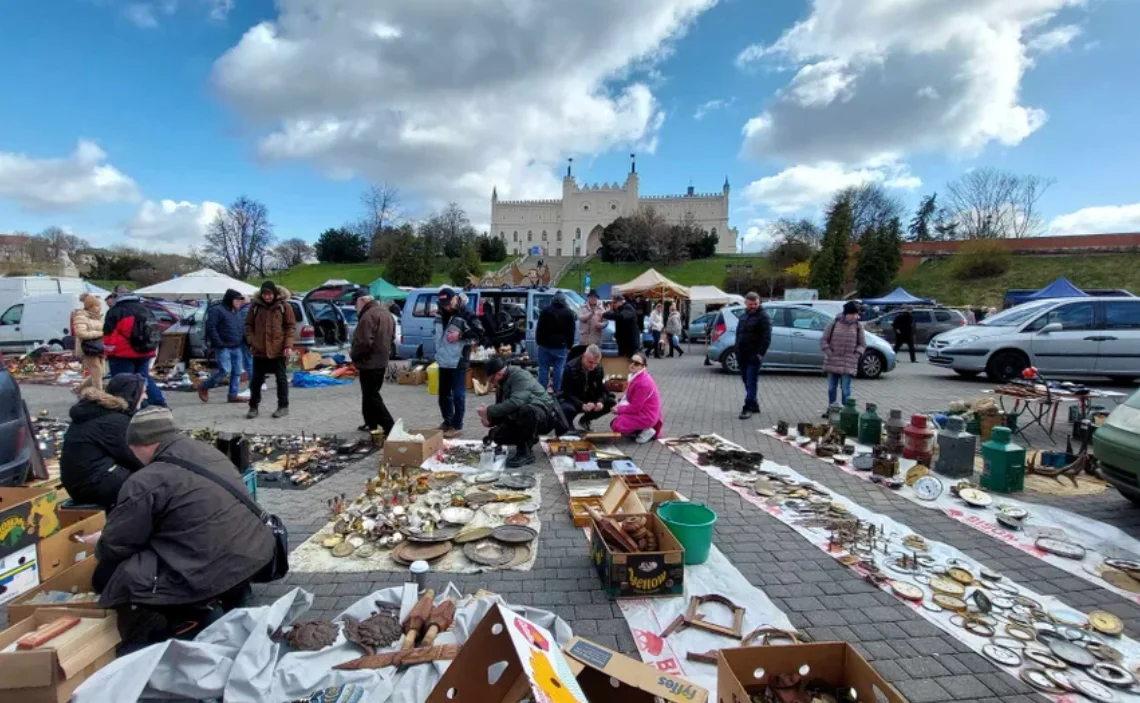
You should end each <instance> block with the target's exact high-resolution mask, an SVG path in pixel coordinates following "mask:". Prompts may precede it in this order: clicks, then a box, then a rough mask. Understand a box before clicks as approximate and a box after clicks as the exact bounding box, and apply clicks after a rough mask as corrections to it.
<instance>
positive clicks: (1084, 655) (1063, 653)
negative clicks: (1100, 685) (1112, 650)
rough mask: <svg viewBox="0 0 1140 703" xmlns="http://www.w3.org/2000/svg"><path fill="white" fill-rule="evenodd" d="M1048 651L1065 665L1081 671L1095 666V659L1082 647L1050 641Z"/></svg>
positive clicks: (1064, 641) (1063, 641) (1065, 642)
mask: <svg viewBox="0 0 1140 703" xmlns="http://www.w3.org/2000/svg"><path fill="white" fill-rule="evenodd" d="M1049 651H1050V652H1052V653H1053V656H1055V657H1057V658H1058V659H1060V660H1061V661H1063V662H1065V663H1066V664H1072V665H1073V666H1079V667H1081V668H1082V669H1083V668H1087V667H1090V666H1092V665H1093V664H1096V657H1094V656H1093V655H1092V652H1090V651H1089V650H1087V649H1085V648H1084V647H1082V646H1080V645H1078V644H1073V643H1072V642H1068V641H1066V640H1050V641H1049Z"/></svg>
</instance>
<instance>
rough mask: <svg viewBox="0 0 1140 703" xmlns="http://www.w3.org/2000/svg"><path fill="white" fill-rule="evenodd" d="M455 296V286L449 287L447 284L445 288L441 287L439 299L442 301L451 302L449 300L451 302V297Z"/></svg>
mask: <svg viewBox="0 0 1140 703" xmlns="http://www.w3.org/2000/svg"><path fill="white" fill-rule="evenodd" d="M454 297H455V289H454V288H448V287H447V286H444V287H443V288H440V289H439V299H440V300H441V301H442V302H445V303H449V302H451V299H452V298H454Z"/></svg>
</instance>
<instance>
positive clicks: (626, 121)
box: [0, 0, 1140, 250]
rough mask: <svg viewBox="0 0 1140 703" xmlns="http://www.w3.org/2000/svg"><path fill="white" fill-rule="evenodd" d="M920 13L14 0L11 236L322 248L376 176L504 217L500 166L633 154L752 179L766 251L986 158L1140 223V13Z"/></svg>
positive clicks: (1068, 0)
mask: <svg viewBox="0 0 1140 703" xmlns="http://www.w3.org/2000/svg"><path fill="white" fill-rule="evenodd" d="M897 5H899V3H894V2H888V0H812V1H811V2H801V1H799V0H787V1H786V2H755V1H750V0H721V1H720V2H717V1H716V0H628V1H626V2H623V3H612V2H608V1H607V0H583V1H582V2H581V3H578V4H576V5H574V7H573V8H571V7H570V5H569V4H567V5H563V4H562V3H558V2H555V1H554V0H537V1H535V2H533V3H530V5H529V7H531V9H532V11H531V12H530V13H528V12H525V11H518V12H515V13H507V12H505V11H503V9H502V8H503V5H502V3H501V2H499V1H498V0H440V1H439V2H437V3H419V4H417V3H412V4H408V3H402V2H396V1H395V0H392V1H390V2H382V1H379V0H288V1H285V0H281V2H279V3H277V4H276V5H275V4H274V3H271V2H268V1H266V0H137V1H133V0H54V1H53V2H30V1H22V2H21V1H18V0H7V2H2V3H0V65H3V66H5V67H6V70H5V71H4V72H3V73H2V74H0V232H5V231H20V230H23V231H30V232H35V231H38V230H40V229H42V228H44V227H46V226H48V225H53V224H58V225H62V226H64V227H66V228H68V229H70V230H72V231H74V232H75V233H77V234H79V235H81V236H84V237H87V238H88V239H90V240H91V241H93V242H96V243H98V244H102V245H113V244H128V245H132V246H142V247H144V248H151V249H164V250H179V249H184V248H185V247H187V246H193V245H194V244H195V243H196V242H197V241H198V238H199V237H200V233H201V230H202V226H203V223H205V222H206V221H208V220H209V218H210V217H211V216H212V215H213V213H214V212H216V209H217V207H218V204H219V203H220V204H225V203H228V202H230V201H232V200H233V199H234V198H235V197H237V196H238V195H241V194H246V195H249V196H250V197H253V198H256V199H258V200H261V201H262V202H264V203H265V204H266V205H267V206H268V208H269V211H270V215H271V219H272V221H273V222H274V224H275V226H276V231H277V234H278V236H279V237H281V238H286V237H292V236H299V237H302V238H305V239H309V240H312V239H315V237H316V236H317V234H319V232H320V231H321V230H322V229H324V228H326V227H330V226H336V225H338V224H340V223H343V222H345V221H348V220H351V219H354V218H356V217H359V216H360V214H361V208H360V204H359V195H360V192H361V190H362V188H363V187H364V184H365V183H366V182H367V181H369V180H377V181H379V180H383V181H387V182H390V183H392V184H394V185H396V186H398V187H399V188H400V189H401V191H402V197H403V201H404V202H403V205H404V210H405V211H406V214H407V215H408V216H409V217H422V216H425V215H426V214H429V213H430V212H431V210H432V209H433V208H436V207H439V206H440V205H442V204H444V203H446V202H448V201H450V200H455V201H457V202H459V203H461V204H462V205H463V206H464V207H465V208H467V210H468V211H469V213H470V215H471V217H472V220H473V221H475V222H476V223H485V222H486V221H487V218H488V214H489V194H490V189H491V186H492V185H497V186H498V187H499V192H500V195H501V196H503V195H509V196H510V197H551V196H555V195H556V193H557V183H558V178H559V176H560V175H561V173H562V171H563V170H564V169H565V159H566V158H567V157H568V156H573V157H574V159H575V175H576V176H578V179H579V182H587V181H590V182H592V181H607V182H608V181H615V180H618V181H620V180H621V179H622V178H623V177H624V174H625V172H626V171H627V170H628V160H629V159H628V155H629V153H630V152H631V151H636V152H637V153H638V170H639V172H640V174H641V188H642V192H643V193H646V194H666V193H679V192H682V191H683V190H684V188H685V187H686V186H687V185H689V183H690V182H692V184H693V185H694V186H695V187H696V189H697V190H698V191H718V190H719V189H720V186H721V184H722V183H723V181H724V179H725V178H726V177H727V178H728V179H729V180H730V182H731V183H732V186H733V195H732V214H731V219H732V224H733V225H734V226H735V227H737V228H738V229H739V232H740V234H741V235H746V236H747V244H748V247H749V248H750V249H752V250H754V249H756V248H758V247H761V246H762V245H763V242H764V241H765V234H764V225H765V223H766V222H770V221H771V220H773V219H775V218H777V217H780V216H795V217H798V216H814V215H815V214H816V213H817V212H818V207H819V205H820V204H821V203H822V202H824V201H825V200H826V196H827V194H828V193H830V192H831V190H833V189H834V188H835V187H840V186H842V185H848V184H851V183H856V182H862V181H865V180H875V181H878V182H882V183H884V184H885V185H887V186H888V188H889V189H890V190H891V191H892V192H893V193H895V194H896V195H898V196H899V197H901V198H903V199H904V200H905V201H906V202H907V204H908V205H913V204H914V203H915V202H917V200H918V198H919V197H920V196H921V195H922V194H925V193H928V192H931V191H939V192H942V191H943V190H944V186H945V183H946V181H947V180H949V179H953V178H955V177H957V176H959V175H960V174H961V173H963V172H964V171H966V170H967V169H970V168H975V167H978V166H996V167H1000V168H1004V169H1009V170H1012V171H1016V172H1021V173H1033V174H1038V175H1042V176H1046V177H1050V178H1055V179H1056V183H1055V184H1054V185H1053V186H1052V188H1051V189H1050V190H1049V191H1048V192H1047V194H1046V196H1045V197H1044V198H1043V200H1042V202H1041V204H1040V206H1041V208H1042V211H1043V214H1044V217H1045V221H1046V226H1047V228H1048V229H1049V231H1051V232H1052V233H1065V232H1071V231H1082V232H1092V231H1122V230H1128V229H1130V230H1131V231H1136V230H1140V187H1138V186H1140V175H1138V174H1140V170H1138V169H1137V168H1136V166H1135V165H1136V164H1137V163H1140V138H1138V137H1137V136H1136V129H1135V124H1136V123H1137V122H1138V118H1140V91H1137V90H1135V81H1134V77H1133V76H1132V75H1131V70H1130V69H1128V66H1136V65H1140V45H1138V44H1137V43H1136V42H1135V37H1134V36H1133V35H1131V34H1130V30H1129V28H1135V27H1136V26H1140V2H1136V1H1135V0H959V1H958V2H956V3H948V2H946V0H915V1H914V2H913V3H910V5H911V6H913V7H912V8H911V10H913V11H909V10H899V9H898V8H897ZM333 8H335V9H336V10H337V12H332V9H333ZM314 9H316V10H317V11H314ZM809 18H811V20H812V22H810V23H805V24H797V23H803V22H804V21H805V20H808V19H809ZM49 36H50V37H51V40H50V41H48V40H46V38H47V37H49ZM749 47H752V48H751V49H749ZM702 106H704V107H703V109H702ZM698 113H700V116H699V117H698ZM746 125H751V128H749V129H747V130H746ZM80 140H86V141H85V144H84V145H83V146H79V144H80ZM163 201H170V202H167V203H164V202H163Z"/></svg>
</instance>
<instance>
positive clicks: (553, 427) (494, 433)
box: [478, 356, 567, 469]
mask: <svg viewBox="0 0 1140 703" xmlns="http://www.w3.org/2000/svg"><path fill="white" fill-rule="evenodd" d="M484 369H485V370H486V373H487V379H488V381H490V383H491V384H492V385H494V386H495V404H494V405H491V406H487V405H484V406H482V407H480V408H479V410H478V413H479V419H480V420H482V421H483V426H484V427H488V428H490V429H491V431H490V432H489V433H488V435H487V438H486V439H484V440H483V441H484V442H495V443H497V444H513V445H515V447H516V451H515V455H514V456H512V457H511V458H510V459H508V460H507V466H508V467H509V468H512V469H515V468H519V467H520V466H527V465H529V464H533V463H534V445H535V443H536V442H538V436H539V435H543V434H547V433H549V432H552V431H553V432H556V433H560V432H564V431H566V429H567V426H566V422H565V419H564V418H562V413H561V410H560V408H559V407H558V405H557V403H555V401H554V396H552V395H550V394H549V393H547V392H546V389H545V388H543V387H542V386H540V385H539V383H538V380H537V379H536V378H535V377H534V376H533V375H531V373H530V372H529V371H527V370H526V369H523V368H519V367H517V366H507V365H506V362H504V361H503V359H502V358H501V357H497V356H496V357H492V358H491V359H490V360H488V361H487V364H486V366H485V367H484Z"/></svg>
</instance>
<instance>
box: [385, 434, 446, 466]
mask: <svg viewBox="0 0 1140 703" xmlns="http://www.w3.org/2000/svg"><path fill="white" fill-rule="evenodd" d="M407 433H408V434H413V435H415V434H418V435H423V438H424V441H422V442H397V441H394V440H391V439H389V440H387V441H385V442H384V461H386V462H388V463H389V464H391V465H392V466H415V467H418V466H420V465H421V464H423V463H424V462H425V461H427V460H428V459H430V458H431V457H433V456H435V455H436V453H438V452H439V451H440V450H441V449H443V430H440V429H437V428H434V427H430V428H429V427H421V428H418V429H417V428H408V429H407Z"/></svg>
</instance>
